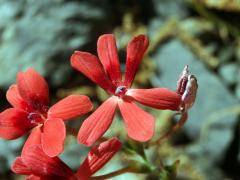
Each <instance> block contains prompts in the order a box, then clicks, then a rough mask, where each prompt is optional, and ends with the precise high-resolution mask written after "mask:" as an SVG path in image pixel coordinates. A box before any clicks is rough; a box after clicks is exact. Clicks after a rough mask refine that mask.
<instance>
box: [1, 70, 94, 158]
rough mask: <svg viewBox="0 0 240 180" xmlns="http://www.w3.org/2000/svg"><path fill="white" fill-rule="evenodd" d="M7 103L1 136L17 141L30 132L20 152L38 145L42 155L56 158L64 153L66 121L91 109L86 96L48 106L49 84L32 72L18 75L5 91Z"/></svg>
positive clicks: (3, 113)
mask: <svg viewBox="0 0 240 180" xmlns="http://www.w3.org/2000/svg"><path fill="white" fill-rule="evenodd" d="M7 100H8V101H9V103H10V104H11V105H12V106H13V108H9V109H6V110H5V111H3V112H2V113H1V114H0V137H2V138H4V139H8V140H10V139H16V138H18V137H20V136H22V135H24V134H25V133H27V132H28V131H30V130H32V132H31V134H30V136H29V137H28V139H27V141H26V143H25V146H24V148H23V151H24V150H26V149H27V147H28V146H31V145H33V144H35V143H41V145H42V148H43V150H44V152H45V153H46V154H47V155H49V156H56V155H58V154H60V153H61V152H62V151H63V145H64V139H65V136H66V129H65V125H64V121H65V120H69V119H72V118H75V117H78V116H81V115H83V114H85V113H87V112H89V111H91V109H92V103H91V101H90V100H89V98H88V97H87V96H84V95H71V96H68V97H66V98H64V99H63V100H61V101H59V102H58V103H56V104H55V105H53V106H52V107H50V108H49V107H48V102H49V90H48V85H47V83H46V81H45V80H44V78H43V77H41V76H40V75H39V74H38V73H37V72H36V71H35V70H34V69H29V70H27V71H26V72H20V73H18V75H17V84H14V85H12V86H11V87H10V88H9V90H8V91H7Z"/></svg>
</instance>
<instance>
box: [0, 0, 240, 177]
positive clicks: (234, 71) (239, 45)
mask: <svg viewBox="0 0 240 180" xmlns="http://www.w3.org/2000/svg"><path fill="white" fill-rule="evenodd" d="M46 7H47V8H46ZM0 16H1V17H4V18H2V20H1V21H0V85H1V86H2V87H3V86H4V88H7V86H8V85H9V84H11V83H12V82H14V81H15V75H16V73H17V71H18V70H25V69H26V68H27V67H34V68H36V69H37V70H38V71H40V73H41V74H43V75H45V76H46V77H48V79H49V80H50V81H49V82H50V84H51V87H56V85H58V86H59V85H61V84H62V83H63V82H64V79H65V78H66V79H67V80H68V81H66V82H65V83H64V86H59V88H57V89H56V91H55V90H54V91H53V92H52V93H53V94H55V93H56V94H55V95H56V98H60V97H64V96H66V95H68V94H73V93H74V94H86V95H88V96H90V97H91V99H92V100H93V101H94V104H95V108H96V107H97V105H100V104H101V102H102V101H103V100H104V99H106V98H107V97H108V95H107V94H106V93H105V92H104V91H103V90H101V89H100V88H96V86H95V85H93V84H92V83H91V82H90V81H89V80H87V79H86V78H84V77H83V76H82V75H81V74H80V73H75V74H74V72H75V71H73V70H71V69H70V66H69V56H70V55H71V53H72V52H73V50H75V49H81V50H83V51H89V52H91V53H93V54H96V41H97V36H98V35H99V34H101V33H109V32H110V33H114V34H115V35H116V39H117V43H118V48H119V55H120V59H121V69H122V70H123V71H124V68H125V67H124V65H125V48H126V45H127V42H128V41H129V40H130V39H131V38H132V36H134V35H137V34H140V33H146V34H147V35H149V37H150V47H149V50H148V53H147V55H146V56H145V58H144V60H143V62H142V64H141V66H140V69H139V72H138V74H137V77H136V80H135V82H134V86H135V87H138V88H144V87H147V88H151V87H159V86H161V87H169V88H171V89H172V90H175V89H176V81H177V79H178V75H179V73H180V72H181V70H182V68H183V67H184V65H185V64H188V65H189V67H190V71H191V72H192V73H193V74H195V75H196V77H197V79H198V84H199V92H198V96H197V100H196V104H195V105H194V106H193V108H192V109H191V110H190V113H189V119H188V122H187V123H186V125H185V126H184V128H183V129H181V130H180V131H178V132H177V133H176V134H175V135H173V136H172V137H171V138H170V139H168V140H166V141H165V142H163V143H162V144H161V145H160V146H158V147H155V148H151V147H149V148H148V149H147V150H146V155H147V156H148V159H149V161H150V162H151V163H152V165H154V166H156V167H158V168H159V172H160V174H154V173H152V174H151V175H149V176H147V175H142V174H137V175H134V174H125V175H122V176H119V177H116V178H113V179H116V180H118V179H127V178H129V179H158V178H159V177H161V178H162V179H164V178H166V177H167V175H169V174H171V175H173V176H174V175H175V174H177V179H194V180H205V179H206V180H216V179H224V178H230V179H240V174H239V168H240V151H239V150H240V149H239V148H240V147H239V132H240V129H239V114H240V105H239V101H240V25H239V19H240V2H239V0H231V1H227V0H181V1H180V0H179V1H176V0H151V1H145V0H138V1H134V0H130V1H127V0H123V1H122V0H116V1H110V0H109V1H108V0H104V1H101V3H99V1H80V0H79V1H78V0H71V1H64V0H54V1H33V0H32V1H31V0H26V1H25V0H21V1H17V0H15V1H7V0H0ZM68 75H70V76H68ZM147 110H149V109H147ZM149 111H151V112H152V113H153V114H154V115H155V117H156V122H157V126H156V133H155V138H157V137H158V136H159V135H160V134H163V133H164V132H166V131H167V130H168V129H169V128H170V127H171V125H172V124H174V122H175V121H176V118H175V115H173V114H172V113H169V112H162V111H157V110H156V111H155V110H149ZM80 122H81V121H76V122H74V123H73V124H71V125H72V126H73V125H76V126H77V127H79V125H80ZM123 129H124V126H123V123H122V119H121V118H120V116H119V117H117V118H116V119H115V121H114V123H113V125H112V126H111V129H110V130H109V131H108V132H107V133H106V136H112V135H116V136H118V137H120V139H121V140H124V139H126V132H125V131H124V130H123ZM1 142H2V140H1ZM16 142H17V141H16ZM10 143H12V142H6V143H4V145H2V144H0V149H2V148H3V147H8V146H10V145H9V144H10ZM124 143H125V145H126V144H129V141H128V140H125V141H124ZM6 144H7V145H6ZM19 144H21V142H20V143H19ZM145 145H146V144H145ZM15 147H16V148H15ZM19 147H20V145H19V146H14V148H9V150H8V152H9V153H8V155H5V151H1V152H2V153H0V164H1V166H0V167H4V168H2V169H1V170H2V171H0V173H2V174H6V173H7V172H9V171H8V168H9V164H10V161H11V160H12V158H13V155H12V154H13V153H15V154H14V155H16V154H17V153H19V152H18V150H19ZM12 152H13V153H12ZM86 152H87V149H83V147H82V146H79V145H76V141H75V140H74V139H72V138H69V139H68V141H67V148H66V152H65V153H64V154H63V155H62V158H63V159H64V160H65V161H66V162H67V163H68V164H69V165H70V166H71V167H73V168H75V169H76V167H77V166H78V164H80V161H81V159H80V158H78V157H79V156H81V155H83V154H84V153H86ZM129 153H130V154H131V153H133V152H132V149H131V151H129ZM131 155H132V156H131V157H132V159H130V160H128V159H127V157H126V154H124V152H121V153H120V154H119V156H117V157H115V158H114V160H113V161H112V163H110V164H109V165H107V166H106V168H105V169H103V170H102V171H101V172H99V174H103V173H108V172H111V171H114V170H116V169H118V168H120V167H121V165H122V166H125V165H127V164H128V163H132V162H134V161H135V160H136V159H138V158H139V157H138V156H135V155H134V153H133V154H131ZM2 157H4V158H2ZM77 158H78V161H77V162H76V161H75V160H76V159H77ZM119 161H120V162H121V163H120V165H119ZM3 165H4V166H3ZM175 167H176V169H174V168H175Z"/></svg>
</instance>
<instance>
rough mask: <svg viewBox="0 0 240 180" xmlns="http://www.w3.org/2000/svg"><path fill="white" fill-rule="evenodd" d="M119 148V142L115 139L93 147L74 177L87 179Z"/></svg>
mask: <svg viewBox="0 0 240 180" xmlns="http://www.w3.org/2000/svg"><path fill="white" fill-rule="evenodd" d="M120 148H121V142H120V141H119V140H118V139H116V138H112V139H110V140H108V141H105V142H103V143H101V144H99V145H98V146H95V147H93V148H92V149H91V151H90V152H89V153H88V156H87V158H86V159H85V161H84V162H83V164H82V165H81V166H80V168H79V169H78V171H77V173H76V175H77V176H78V177H79V178H80V179H88V178H89V177H90V176H91V175H93V174H94V173H95V172H97V171H98V170H99V169H101V168H102V167H103V166H104V165H105V164H106V163H107V162H108V161H109V160H110V159H111V158H112V157H113V155H114V154H115V153H116V152H117V151H118V150H119V149H120Z"/></svg>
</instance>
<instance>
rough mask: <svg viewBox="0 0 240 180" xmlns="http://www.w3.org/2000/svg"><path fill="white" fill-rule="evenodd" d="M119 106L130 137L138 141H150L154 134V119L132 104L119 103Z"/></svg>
mask: <svg viewBox="0 0 240 180" xmlns="http://www.w3.org/2000/svg"><path fill="white" fill-rule="evenodd" d="M118 105H119V108H120V111H121V114H122V116H123V120H124V122H125V124H126V126H127V132H128V135H129V137H131V138H132V139H134V140H137V141H142V142H145V141H148V140H149V139H150V138H151V137H152V136H153V134H154V125H155V120H154V117H153V116H152V115H151V114H149V113H147V112H145V111H143V110H142V109H141V108H139V107H138V106H137V105H136V104H134V103H132V102H127V101H119V103H118Z"/></svg>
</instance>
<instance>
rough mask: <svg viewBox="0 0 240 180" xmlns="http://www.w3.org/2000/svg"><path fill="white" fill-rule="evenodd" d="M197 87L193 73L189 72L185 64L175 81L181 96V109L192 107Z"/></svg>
mask: <svg viewBox="0 0 240 180" xmlns="http://www.w3.org/2000/svg"><path fill="white" fill-rule="evenodd" d="M197 89H198V83H197V79H196V77H195V76H194V75H192V74H190V73H189V70H188V65H187V66H185V67H184V69H183V71H182V73H181V74H180V76H179V80H178V82H177V93H178V94H180V95H181V96H182V97H181V101H182V103H181V104H182V105H181V106H182V107H181V108H182V109H184V110H187V109H190V108H191V107H192V105H193V104H194V102H195V99H196V95H197Z"/></svg>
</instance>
